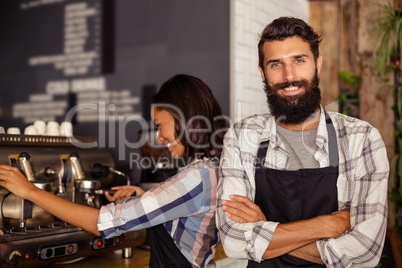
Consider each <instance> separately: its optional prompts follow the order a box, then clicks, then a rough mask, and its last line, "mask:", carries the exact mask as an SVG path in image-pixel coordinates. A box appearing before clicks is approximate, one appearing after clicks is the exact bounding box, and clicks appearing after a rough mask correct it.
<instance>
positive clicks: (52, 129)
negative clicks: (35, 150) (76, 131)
mask: <svg viewBox="0 0 402 268" xmlns="http://www.w3.org/2000/svg"><path fill="white" fill-rule="evenodd" d="M46 135H48V136H60V126H59V123H57V122H56V121H49V122H47V126H46Z"/></svg>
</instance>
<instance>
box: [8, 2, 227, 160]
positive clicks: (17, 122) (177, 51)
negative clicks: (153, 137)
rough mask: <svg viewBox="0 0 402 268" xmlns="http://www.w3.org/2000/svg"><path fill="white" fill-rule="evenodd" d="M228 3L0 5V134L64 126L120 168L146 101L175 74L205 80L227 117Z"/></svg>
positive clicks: (146, 107)
mask: <svg viewBox="0 0 402 268" xmlns="http://www.w3.org/2000/svg"><path fill="white" fill-rule="evenodd" d="M229 2H230V1H216V0H192V1H187V0H169V1H166V0H151V1H148V0H138V1H137V0H119V1H115V0H1V1H0V38H1V41H0V126H3V127H5V128H6V129H7V128H9V127H14V126H16V127H19V128H20V129H21V132H23V131H24V128H25V127H27V126H28V125H30V124H32V123H33V122H34V121H35V120H38V119H40V120H44V121H57V122H59V123H60V122H62V121H64V120H65V119H66V118H68V119H71V120H72V122H73V126H74V134H76V135H81V136H96V137H99V138H100V145H101V146H104V147H108V148H111V150H112V151H114V153H115V155H116V159H119V160H124V161H128V159H129V156H128V155H127V154H128V151H129V150H132V149H133V148H134V146H131V145H132V144H133V143H134V142H135V140H136V139H137V138H138V131H139V130H141V128H143V125H141V124H140V123H138V122H139V121H141V120H142V121H145V122H147V123H149V125H150V126H151V125H152V122H150V118H149V103H150V98H151V96H152V95H153V94H154V93H155V92H156V91H157V90H158V88H159V87H160V86H161V85H162V83H163V82H164V81H166V80H167V79H169V78H170V77H172V76H173V75H175V74H177V73H186V74H190V75H194V76H197V77H199V78H201V79H202V80H204V81H205V82H206V83H207V84H208V85H209V86H210V87H211V89H212V91H213V92H214V94H215V95H216V97H217V99H218V101H219V102H220V104H221V106H222V109H223V111H224V113H225V114H226V115H227V114H228V112H229V98H228V96H229V54H230V53H229V28H230V27H229V21H230V20H229V10H230V8H229ZM137 119H138V120H137ZM121 142H123V144H122V146H120V143H121ZM122 147H124V149H121V148H122ZM134 149H135V148H134Z"/></svg>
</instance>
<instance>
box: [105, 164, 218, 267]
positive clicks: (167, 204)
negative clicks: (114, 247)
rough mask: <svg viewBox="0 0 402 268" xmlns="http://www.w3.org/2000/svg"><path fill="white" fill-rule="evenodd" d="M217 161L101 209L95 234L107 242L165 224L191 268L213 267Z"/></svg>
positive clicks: (194, 166) (182, 171) (185, 170)
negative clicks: (134, 231)
mask: <svg viewBox="0 0 402 268" xmlns="http://www.w3.org/2000/svg"><path fill="white" fill-rule="evenodd" d="M217 175H218V165H217V161H216V162H214V161H211V160H208V159H206V158H204V159H203V160H199V161H197V162H195V163H193V164H191V165H189V166H186V167H185V168H181V169H180V170H179V172H178V173H177V174H176V175H175V176H173V177H171V178H169V179H168V180H166V181H165V182H163V183H161V184H160V185H159V186H158V187H156V188H154V189H152V190H150V191H147V192H145V193H144V194H143V195H141V196H137V197H129V198H127V199H122V200H118V201H117V202H115V203H111V204H109V205H106V206H103V207H102V208H101V210H100V214H99V219H98V230H99V231H100V233H101V234H102V236H103V237H106V238H110V237H113V236H117V235H120V234H121V233H124V232H128V231H133V230H139V229H144V228H148V227H152V226H156V225H159V224H164V226H165V228H166V230H167V231H168V233H169V234H170V235H171V236H172V238H173V240H174V241H175V244H176V245H177V247H178V248H179V249H180V251H181V252H182V253H183V255H184V256H185V257H186V258H187V259H188V261H189V262H190V263H191V264H192V265H193V267H215V262H214V261H213V257H214V255H215V249H216V244H217V242H218V234H217V232H218V230H217V229H216V226H215V209H216V202H217V200H216V188H217Z"/></svg>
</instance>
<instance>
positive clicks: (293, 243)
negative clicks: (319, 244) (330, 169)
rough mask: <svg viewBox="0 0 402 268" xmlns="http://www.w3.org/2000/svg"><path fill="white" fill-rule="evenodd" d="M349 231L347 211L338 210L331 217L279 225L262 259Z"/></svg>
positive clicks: (325, 216)
mask: <svg viewBox="0 0 402 268" xmlns="http://www.w3.org/2000/svg"><path fill="white" fill-rule="evenodd" d="M349 229H350V222H349V211H348V210H340V211H337V212H334V213H333V214H331V215H324V216H319V217H316V218H312V219H309V220H303V221H298V222H292V223H286V224H279V225H278V226H277V227H276V229H275V232H274V235H273V237H272V240H271V242H270V243H269V245H268V248H267V249H266V251H265V253H264V254H263V257H262V258H263V259H272V258H275V257H279V256H282V255H284V254H287V253H289V252H291V251H294V250H296V249H298V248H301V247H304V246H306V245H308V244H311V243H313V242H315V241H317V240H319V239H323V238H332V237H337V236H339V235H340V234H342V233H344V232H345V231H347V230H349ZM298 254H300V253H298Z"/></svg>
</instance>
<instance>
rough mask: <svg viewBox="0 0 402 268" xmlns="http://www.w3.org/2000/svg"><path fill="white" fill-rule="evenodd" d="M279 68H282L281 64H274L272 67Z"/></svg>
mask: <svg viewBox="0 0 402 268" xmlns="http://www.w3.org/2000/svg"><path fill="white" fill-rule="evenodd" d="M278 67H281V64H280V63H273V64H272V65H271V68H278Z"/></svg>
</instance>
